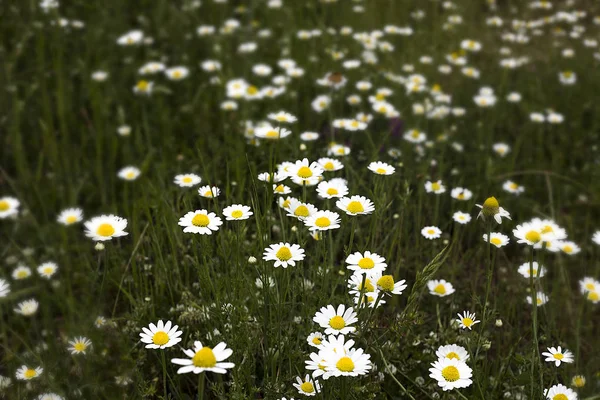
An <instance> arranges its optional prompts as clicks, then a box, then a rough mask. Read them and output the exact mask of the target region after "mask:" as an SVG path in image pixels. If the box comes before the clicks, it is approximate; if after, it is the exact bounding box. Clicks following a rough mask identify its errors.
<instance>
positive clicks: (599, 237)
mask: <svg viewBox="0 0 600 400" xmlns="http://www.w3.org/2000/svg"><path fill="white" fill-rule="evenodd" d="M592 242H594V243H595V244H597V245H600V231H596V232H594V234H593V235H592Z"/></svg>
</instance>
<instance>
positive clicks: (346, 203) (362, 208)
mask: <svg viewBox="0 0 600 400" xmlns="http://www.w3.org/2000/svg"><path fill="white" fill-rule="evenodd" d="M335 205H336V207H337V208H339V209H340V210H342V211H344V212H345V213H346V214H348V215H365V214H371V213H372V212H373V211H375V205H374V204H373V202H372V201H371V200H369V199H367V198H366V197H364V196H351V197H342V198H341V199H339V200H338V201H336V203H335Z"/></svg>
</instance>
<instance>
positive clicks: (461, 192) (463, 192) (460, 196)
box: [450, 187, 473, 201]
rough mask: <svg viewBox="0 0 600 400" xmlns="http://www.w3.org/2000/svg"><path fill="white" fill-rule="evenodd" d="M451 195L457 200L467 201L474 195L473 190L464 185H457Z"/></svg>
mask: <svg viewBox="0 0 600 400" xmlns="http://www.w3.org/2000/svg"><path fill="white" fill-rule="evenodd" d="M450 196H451V197H452V198H453V199H456V200H462V201H467V200H470V199H471V197H473V192H471V191H470V190H469V189H465V188H462V187H455V188H454V189H452V190H451V191H450Z"/></svg>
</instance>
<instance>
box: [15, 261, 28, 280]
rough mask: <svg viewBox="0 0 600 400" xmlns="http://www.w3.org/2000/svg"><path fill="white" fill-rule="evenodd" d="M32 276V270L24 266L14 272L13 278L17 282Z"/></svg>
mask: <svg viewBox="0 0 600 400" xmlns="http://www.w3.org/2000/svg"><path fill="white" fill-rule="evenodd" d="M30 276H31V268H29V267H26V266H24V265H19V266H18V267H17V268H15V269H14V270H13V272H12V278H13V279H14V280H15V281H20V280H23V279H27V278H29V277H30Z"/></svg>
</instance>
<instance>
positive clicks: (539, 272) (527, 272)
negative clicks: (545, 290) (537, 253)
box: [518, 261, 546, 279]
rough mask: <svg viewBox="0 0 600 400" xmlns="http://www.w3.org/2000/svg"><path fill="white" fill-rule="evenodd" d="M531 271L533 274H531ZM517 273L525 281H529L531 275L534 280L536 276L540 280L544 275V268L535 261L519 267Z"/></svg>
mask: <svg viewBox="0 0 600 400" xmlns="http://www.w3.org/2000/svg"><path fill="white" fill-rule="evenodd" d="M532 270H533V274H531V271H532ZM518 271H519V273H520V274H521V275H523V277H524V278H527V279H529V277H530V276H531V275H533V277H534V278H536V277H538V276H539V277H540V278H541V277H542V276H544V275H546V268H544V266H540V265H539V264H538V262H537V261H534V262H533V263H532V264H531V265H530V264H529V263H528V262H526V263H523V264H521V265H519V269H518Z"/></svg>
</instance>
